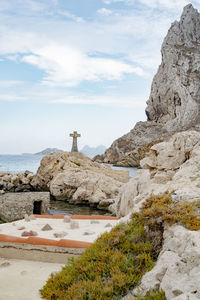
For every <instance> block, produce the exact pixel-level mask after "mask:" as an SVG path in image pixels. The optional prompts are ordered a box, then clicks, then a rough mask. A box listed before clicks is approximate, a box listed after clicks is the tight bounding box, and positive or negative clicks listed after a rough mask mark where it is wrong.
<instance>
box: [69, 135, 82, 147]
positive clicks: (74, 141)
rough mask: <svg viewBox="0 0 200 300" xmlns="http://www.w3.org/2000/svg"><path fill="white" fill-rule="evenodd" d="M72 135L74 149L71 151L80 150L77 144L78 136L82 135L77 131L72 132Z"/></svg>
mask: <svg viewBox="0 0 200 300" xmlns="http://www.w3.org/2000/svg"><path fill="white" fill-rule="evenodd" d="M69 136H70V137H73V143H72V150H71V152H78V146H77V138H78V137H80V136H81V135H80V134H79V133H77V131H74V132H73V133H70V135H69Z"/></svg>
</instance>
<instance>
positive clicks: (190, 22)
mask: <svg viewBox="0 0 200 300" xmlns="http://www.w3.org/2000/svg"><path fill="white" fill-rule="evenodd" d="M161 52H162V63H161V65H160V66H159V69H158V72H157V74H156V75H155V77H154V79H153V83H152V87H151V94H150V97H149V100H148V101H147V108H146V115H147V121H146V122H139V123H137V124H136V126H135V127H134V128H133V129H132V130H131V131H130V132H129V133H128V134H126V135H124V136H123V137H121V138H119V139H117V140H116V141H114V143H113V144H112V145H111V147H110V148H109V149H108V150H106V152H105V154H104V155H103V156H102V157H101V160H102V161H104V162H110V163H115V164H117V165H124V166H127V165H129V166H137V165H139V161H140V160H141V159H142V158H143V157H144V156H145V154H146V152H147V151H148V149H149V145H152V144H154V143H156V142H157V141H158V140H163V139H165V138H166V137H168V136H171V135H172V134H173V133H175V132H178V131H183V130H187V129H195V130H197V131H199V130H200V14H199V13H198V11H197V10H196V9H194V8H193V6H192V5H191V4H189V5H187V6H186V7H185V8H184V11H183V13H182V16H181V19H180V21H179V22H177V21H175V22H174V23H173V24H172V25H171V28H170V29H169V31H168V34H167V36H166V38H165V39H164V42H163V45H162V50H161ZM99 159H100V158H99V157H98V160H99Z"/></svg>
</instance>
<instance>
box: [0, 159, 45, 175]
mask: <svg viewBox="0 0 200 300" xmlns="http://www.w3.org/2000/svg"><path fill="white" fill-rule="evenodd" d="M41 159H42V156H41V155H0V172H10V173H23V172H25V171H26V170H28V171H31V172H34V173H35V172H36V171H37V169H38V167H39V165H40V161H41Z"/></svg>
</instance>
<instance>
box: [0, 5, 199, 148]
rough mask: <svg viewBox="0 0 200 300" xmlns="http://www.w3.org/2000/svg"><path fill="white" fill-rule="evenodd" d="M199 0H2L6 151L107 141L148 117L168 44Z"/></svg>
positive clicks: (2, 140) (2, 137)
mask: <svg viewBox="0 0 200 300" xmlns="http://www.w3.org/2000/svg"><path fill="white" fill-rule="evenodd" d="M188 3H192V4H193V5H194V6H195V7H196V8H197V9H198V10H200V2H199V0H193V1H187V0H0V125H1V130H0V153H1V154H8V153H9V154H15V153H16V154H19V153H27V152H29V153H35V152H38V151H40V150H43V149H45V148H47V147H57V148H59V149H63V150H66V151H70V150H71V143H72V140H71V138H70V137H69V134H70V133H71V132H73V131H74V130H77V131H78V132H79V133H81V138H79V140H78V143H79V148H82V147H83V146H84V145H86V144H87V145H90V146H98V145H100V144H103V145H105V146H106V147H109V146H110V145H111V143H112V142H113V141H114V140H115V139H116V138H118V137H120V136H122V135H123V134H125V133H127V132H129V131H130V130H131V129H132V128H133V127H134V125H135V123H136V122H138V121H144V120H146V116H145V113H144V111H145V107H146V101H147V100H148V97H149V94H150V89H151V83H152V79H153V76H154V75H155V73H156V71H157V68H158V66H159V64H160V62H161V55H160V50H161V45H162V41H163V39H164V37H165V36H166V34H167V31H168V29H169V27H170V25H171V23H172V22H173V21H174V20H179V19H180V15H181V13H182V10H183V7H184V6H185V5H187V4H188Z"/></svg>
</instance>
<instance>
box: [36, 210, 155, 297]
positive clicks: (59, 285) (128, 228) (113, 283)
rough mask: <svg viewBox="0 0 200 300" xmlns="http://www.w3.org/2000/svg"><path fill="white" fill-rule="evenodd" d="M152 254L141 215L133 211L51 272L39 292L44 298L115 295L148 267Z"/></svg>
mask: <svg viewBox="0 0 200 300" xmlns="http://www.w3.org/2000/svg"><path fill="white" fill-rule="evenodd" d="M152 257H154V249H153V247H152V245H151V244H150V242H149V240H148V238H147V234H146V231H145V229H144V225H143V219H142V216H141V215H139V214H135V215H134V217H133V218H132V220H131V222H130V223H128V224H120V225H118V226H116V227H115V228H113V229H112V230H111V232H110V233H107V232H106V233H104V234H103V235H102V236H101V237H100V238H99V239H98V240H97V241H96V242H95V243H94V244H93V245H92V246H91V247H90V248H89V249H87V250H86V251H85V252H84V254H83V255H82V256H80V257H79V258H77V259H76V260H73V259H71V260H70V261H69V263H68V265H66V266H65V267H64V268H63V269H62V271H61V272H60V273H58V274H56V275H51V278H50V279H49V280H48V282H47V284H46V285H45V286H44V287H43V289H42V290H41V295H42V297H43V298H45V299H73V300H79V299H80V300H82V299H91V300H92V299H93V300H96V299H98V300H101V299H102V300H103V299H104V300H105V299H118V296H120V295H123V294H125V293H126V292H127V290H128V289H130V288H133V287H135V286H136V285H138V284H139V282H140V280H141V278H142V276H143V275H144V274H145V273H146V272H147V271H149V270H151V269H152V267H153V265H154V263H153V259H152Z"/></svg>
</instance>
